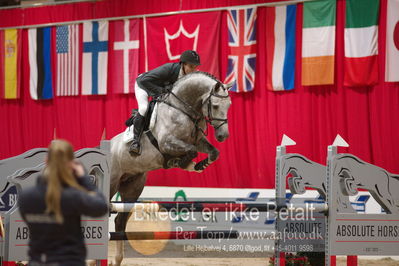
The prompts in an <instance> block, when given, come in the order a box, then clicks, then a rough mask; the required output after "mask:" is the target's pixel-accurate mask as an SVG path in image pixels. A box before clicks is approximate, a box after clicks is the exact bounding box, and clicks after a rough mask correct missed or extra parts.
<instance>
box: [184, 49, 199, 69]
mask: <svg viewBox="0 0 399 266" xmlns="http://www.w3.org/2000/svg"><path fill="white" fill-rule="evenodd" d="M180 62H181V63H188V64H193V65H196V66H199V65H200V64H201V63H200V57H199V55H198V53H197V52H196V51H193V50H186V51H184V52H183V53H182V54H181V55H180Z"/></svg>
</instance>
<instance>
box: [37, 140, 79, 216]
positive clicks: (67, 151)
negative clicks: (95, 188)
mask: <svg viewBox="0 0 399 266" xmlns="http://www.w3.org/2000/svg"><path fill="white" fill-rule="evenodd" d="M74 159H75V155H74V153H73V147H72V145H71V144H70V143H69V142H68V141H65V140H53V141H52V142H51V144H50V146H49V151H48V157H47V166H46V168H45V169H44V177H45V178H46V180H47V192H46V213H51V214H54V215H55V219H56V221H57V222H58V223H63V222H64V217H63V215H62V212H61V193H62V189H63V186H64V185H66V186H69V187H74V188H76V189H79V190H83V191H85V189H84V188H83V187H82V186H80V185H79V184H78V182H77V180H76V177H75V176H74V173H73V170H72V167H71V162H72V161H73V160H74Z"/></svg>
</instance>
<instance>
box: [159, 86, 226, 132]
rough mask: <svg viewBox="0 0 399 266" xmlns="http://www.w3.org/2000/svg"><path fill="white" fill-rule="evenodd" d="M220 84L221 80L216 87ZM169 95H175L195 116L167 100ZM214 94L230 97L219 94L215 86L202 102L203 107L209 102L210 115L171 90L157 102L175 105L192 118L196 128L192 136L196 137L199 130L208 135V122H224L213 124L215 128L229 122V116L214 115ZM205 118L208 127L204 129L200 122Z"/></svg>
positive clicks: (218, 96) (219, 96)
mask: <svg viewBox="0 0 399 266" xmlns="http://www.w3.org/2000/svg"><path fill="white" fill-rule="evenodd" d="M218 86H221V83H220V82H217V86H216V88H218ZM169 95H172V96H173V97H175V98H176V99H177V100H178V101H179V102H181V103H182V104H183V105H184V106H185V108H186V109H189V110H190V111H191V112H193V113H194V116H192V115H190V114H189V113H188V112H187V111H186V110H184V109H182V108H179V107H178V106H176V105H174V104H172V103H170V102H169V101H167V99H168V98H169ZM212 96H214V97H217V98H228V97H229V95H228V94H227V95H219V94H216V93H215V88H213V89H212V90H211V92H210V93H209V96H208V97H207V98H206V100H205V101H204V102H203V103H202V105H201V109H202V107H203V106H204V105H205V104H206V103H208V117H206V116H204V115H203V114H202V113H201V112H198V111H196V110H195V109H194V108H193V107H192V106H191V105H189V104H188V103H186V102H185V101H183V100H182V99H181V98H180V97H178V96H177V95H176V94H175V93H174V92H172V91H171V90H169V91H168V93H167V95H166V97H162V98H163V99H157V102H162V103H165V104H167V105H169V106H170V107H173V108H174V109H176V110H178V111H180V112H181V113H183V114H185V115H186V116H187V117H189V118H190V120H191V121H192V122H193V123H194V126H195V127H194V128H195V131H194V130H193V132H192V134H191V135H192V136H193V137H194V135H195V134H196V133H198V131H201V132H202V134H204V136H208V124H210V125H212V122H213V121H221V122H222V123H220V124H219V125H217V126H214V125H212V126H213V127H214V128H215V129H218V128H220V127H221V126H223V125H224V124H226V123H227V118H226V119H224V118H217V117H213V115H212V98H211V97H212ZM202 120H205V122H206V123H205V124H206V129H205V130H203V129H202V128H201V127H200V126H199V123H200V122H201V121H202Z"/></svg>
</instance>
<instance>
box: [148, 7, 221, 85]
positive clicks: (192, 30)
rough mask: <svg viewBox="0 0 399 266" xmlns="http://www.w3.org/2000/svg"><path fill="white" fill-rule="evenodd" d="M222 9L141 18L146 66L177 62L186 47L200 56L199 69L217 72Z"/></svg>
mask: <svg viewBox="0 0 399 266" xmlns="http://www.w3.org/2000/svg"><path fill="white" fill-rule="evenodd" d="M220 21H221V12H219V11H218V12H205V13H193V14H182V15H174V16H166V17H156V18H145V19H144V55H145V58H146V61H145V62H144V63H145V69H146V71H147V70H151V69H154V68H156V67H158V66H160V65H162V64H165V63H168V62H177V61H178V60H179V58H180V55H181V53H182V52H184V51H185V50H195V51H196V52H198V54H199V55H200V58H201V65H200V66H199V70H202V71H206V72H209V73H211V74H212V75H215V76H217V77H218V76H220V69H219V62H218V60H219V58H220V51H219V49H217V45H218V44H219V43H220Z"/></svg>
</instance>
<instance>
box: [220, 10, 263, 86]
mask: <svg viewBox="0 0 399 266" xmlns="http://www.w3.org/2000/svg"><path fill="white" fill-rule="evenodd" d="M255 24H256V8H247V9H231V10H229V11H228V13H227V25H228V32H229V56H228V66H227V76H226V79H225V83H230V82H232V81H234V85H233V87H232V88H231V91H234V92H247V91H252V90H253V89H254V83H255V67H256V25H255Z"/></svg>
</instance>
